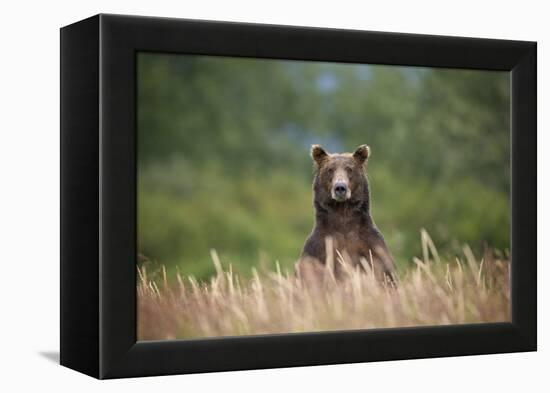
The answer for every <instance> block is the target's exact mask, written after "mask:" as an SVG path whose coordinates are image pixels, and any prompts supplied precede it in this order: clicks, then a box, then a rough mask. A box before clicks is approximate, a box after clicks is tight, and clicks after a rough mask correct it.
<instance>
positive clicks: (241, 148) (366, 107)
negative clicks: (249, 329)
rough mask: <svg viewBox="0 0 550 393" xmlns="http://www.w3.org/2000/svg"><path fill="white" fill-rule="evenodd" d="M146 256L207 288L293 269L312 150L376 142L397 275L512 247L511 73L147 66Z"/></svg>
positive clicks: (375, 168)
mask: <svg viewBox="0 0 550 393" xmlns="http://www.w3.org/2000/svg"><path fill="white" fill-rule="evenodd" d="M137 104H138V184H139V186H138V187H139V190H138V247H139V252H140V253H141V254H142V255H145V256H146V257H147V258H149V259H151V260H153V261H157V262H158V263H161V264H164V265H166V266H167V267H168V268H169V270H172V269H175V268H176V266H177V268H178V269H179V270H180V271H181V272H182V273H185V274H193V275H195V276H197V277H199V278H204V277H206V276H207V275H208V274H210V273H212V272H213V265H212V262H211V260H210V254H209V250H210V249H212V248H214V249H216V250H217V252H218V253H219V254H220V256H221V259H222V261H223V262H224V263H229V262H230V263H232V265H233V267H234V269H235V270H239V271H241V272H243V273H247V272H249V271H250V267H251V266H254V265H258V263H260V262H261V263H266V264H273V263H274V261H275V260H278V261H279V262H280V263H281V264H282V265H283V266H284V267H287V268H290V269H291V267H292V264H293V263H294V262H295V261H296V259H297V257H298V256H299V254H300V251H301V247H302V245H303V242H304V240H305V239H306V237H307V236H308V234H309V232H310V230H311V228H312V226H313V206H312V195H311V182H312V164H311V159H310V157H309V148H310V145H311V144H312V143H319V144H321V145H323V146H324V147H325V148H326V149H327V150H329V151H331V152H342V151H351V150H352V149H354V148H355V147H356V146H357V145H360V144H363V143H366V144H368V145H369V146H370V147H371V152H372V156H371V158H370V159H369V163H368V165H367V173H368V176H369V179H370V182H371V192H372V199H373V201H372V214H373V217H374V219H375V221H376V223H377V225H378V226H379V228H380V229H381V231H382V233H383V234H384V236H385V237H386V240H387V242H388V245H389V247H390V250H391V251H392V253H393V254H394V256H395V258H396V261H397V264H398V266H399V268H400V269H404V268H406V267H407V266H408V264H409V262H410V261H411V259H412V257H413V256H416V255H419V254H420V242H419V236H420V234H419V233H420V228H426V229H427V230H428V232H429V233H430V235H431V236H432V237H433V239H434V241H435V243H436V245H437V246H438V247H439V248H440V252H442V253H448V254H453V253H456V252H457V251H458V250H459V248H460V247H461V245H462V244H463V243H469V244H470V245H471V246H472V247H474V248H475V249H478V250H481V248H482V247H483V246H484V245H485V244H486V245H489V246H491V247H495V248H498V249H501V250H505V249H507V248H509V224H510V221H509V220H510V218H509V187H510V171H509V166H510V162H509V154H510V139H509V122H510V111H509V106H510V97H509V75H508V73H505V72H494V71H477V70H458V69H430V68H418V67H396V66H379V65H376V66H373V65H354V64H338V63H317V62H297V61H283V60H260V59H245V58H225V57H209V56H193V55H168V54H147V53H140V54H139V55H138V102H137Z"/></svg>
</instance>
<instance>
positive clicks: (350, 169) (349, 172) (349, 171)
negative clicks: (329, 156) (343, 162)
mask: <svg viewBox="0 0 550 393" xmlns="http://www.w3.org/2000/svg"><path fill="white" fill-rule="evenodd" d="M346 172H347V173H348V175H350V174H351V172H353V168H352V167H350V166H347V167H346Z"/></svg>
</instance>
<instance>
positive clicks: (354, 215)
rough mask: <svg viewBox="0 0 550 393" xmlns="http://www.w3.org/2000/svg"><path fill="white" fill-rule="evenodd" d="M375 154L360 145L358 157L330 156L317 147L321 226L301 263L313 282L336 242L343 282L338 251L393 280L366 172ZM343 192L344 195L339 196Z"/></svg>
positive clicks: (316, 182) (318, 219)
mask: <svg viewBox="0 0 550 393" xmlns="http://www.w3.org/2000/svg"><path fill="white" fill-rule="evenodd" d="M369 153H370V151H369V148H368V146H366V145H362V146H359V147H358V148H357V150H356V151H355V152H354V153H353V154H351V153H342V154H328V153H326V152H325V151H324V150H323V148H322V147H320V146H318V145H314V146H312V149H311V156H312V158H313V161H314V163H315V177H314V181H313V194H314V198H313V204H314V207H315V225H314V228H313V231H312V232H311V234H310V236H309V237H308V239H307V240H306V242H305V245H304V248H303V251H302V255H301V257H300V261H299V263H298V272H299V274H302V275H304V276H307V277H308V278H309V279H311V276H312V275H318V273H319V272H321V271H323V266H324V265H325V263H326V260H327V254H326V241H327V238H330V239H332V244H333V250H334V255H333V256H332V257H333V261H335V262H334V273H335V275H336V276H337V277H338V275H339V274H340V271H339V270H340V269H339V264H338V263H337V262H336V261H337V253H336V252H337V251H338V252H340V254H341V255H344V256H345V257H346V258H347V259H348V260H349V261H350V262H351V263H352V265H354V266H363V264H361V261H360V259H361V258H364V259H365V260H366V261H367V263H368V264H371V262H372V268H373V269H374V272H375V274H376V276H377V277H378V278H379V279H381V280H384V279H385V278H386V277H387V278H389V279H391V280H392V281H393V277H394V274H395V265H394V262H393V259H392V257H391V254H390V252H389V251H388V248H387V246H386V243H385V242H384V238H383V236H382V234H381V233H380V231H379V230H378V229H377V228H376V225H375V224H374V221H373V220H372V217H371V214H370V194H369V182H368V180H367V176H366V173H365V164H366V161H367V158H368V156H369ZM338 187H340V189H339V193H338V192H337V191H335V190H338ZM344 190H345V196H344ZM344 198H345V199H344Z"/></svg>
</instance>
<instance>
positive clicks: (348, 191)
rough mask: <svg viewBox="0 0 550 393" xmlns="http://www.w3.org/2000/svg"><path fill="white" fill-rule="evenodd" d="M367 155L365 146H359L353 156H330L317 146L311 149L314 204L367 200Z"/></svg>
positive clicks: (343, 154) (341, 154) (338, 154)
mask: <svg viewBox="0 0 550 393" xmlns="http://www.w3.org/2000/svg"><path fill="white" fill-rule="evenodd" d="M369 153H370V149H369V147H368V146H367V145H361V146H359V147H358V148H357V149H356V150H355V152H353V153H337V154H329V153H327V152H326V151H325V150H324V149H323V148H322V147H321V146H320V145H313V146H312V147H311V158H312V159H313V162H314V164H315V180H314V191H315V200H316V201H318V202H320V203H322V204H324V205H335V204H345V203H346V202H357V201H361V200H364V199H365V198H368V182H367V177H366V174H365V164H366V162H367V159H368V157H369Z"/></svg>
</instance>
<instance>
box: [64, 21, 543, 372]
mask: <svg viewBox="0 0 550 393" xmlns="http://www.w3.org/2000/svg"><path fill="white" fill-rule="evenodd" d="M536 262H537V261H536V44H535V43H534V42H524V41H507V40H489V39H476V38H460V37H439V36H424V35H411V34H396V33H378V32H364V31H350V30H332V29H315V28H301V27H288V26H269V25H255V24H241V23H224V22H207V21H193V20H178V19H168V18H146V17H132V16H120V15H97V16H94V17H92V18H89V19H86V20H84V21H81V22H77V23H75V24H72V25H69V26H66V27H64V28H62V29H61V364H62V365H65V366H67V367H70V368H73V369H75V370H78V371H80V372H83V373H85V374H88V375H91V376H94V377H97V378H119V377H130V376H145V375H162V374H177V373H192V372H207V371H222V370H240V369H253V368H268V367H287V366H301V365H320V364H334V363H349V362H366V361H376V360H392V359H412V358H421V357H443V356H458V355H470V354H489V353H503V352H517V351H534V350H536V301H537V299H536Z"/></svg>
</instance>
